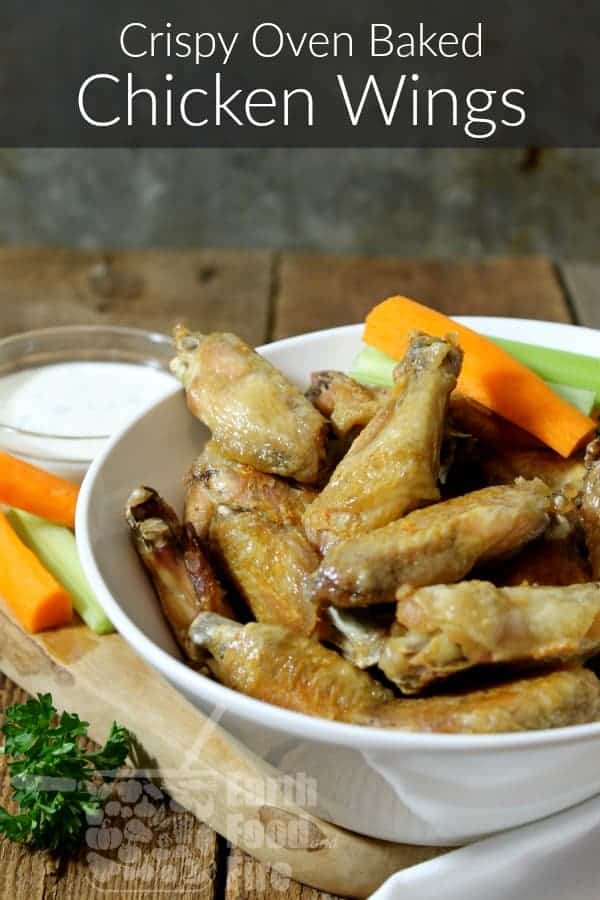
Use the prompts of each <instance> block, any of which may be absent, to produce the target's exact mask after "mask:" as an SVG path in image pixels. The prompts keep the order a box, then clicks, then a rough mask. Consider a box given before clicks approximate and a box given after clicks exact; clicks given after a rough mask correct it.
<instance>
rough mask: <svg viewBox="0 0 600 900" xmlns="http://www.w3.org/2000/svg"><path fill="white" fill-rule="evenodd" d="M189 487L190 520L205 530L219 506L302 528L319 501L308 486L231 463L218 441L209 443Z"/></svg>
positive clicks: (198, 462)
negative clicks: (309, 509) (307, 513)
mask: <svg viewBox="0 0 600 900" xmlns="http://www.w3.org/2000/svg"><path fill="white" fill-rule="evenodd" d="M187 487H188V494H187V503H186V517H189V519H190V521H192V522H194V524H195V521H194V520H196V521H197V522H198V524H199V525H200V527H201V528H202V526H204V524H205V523H206V520H207V518H208V519H210V516H211V515H212V511H214V509H215V508H216V507H218V506H227V507H228V508H229V509H231V510H235V511H237V512H257V513H262V514H263V515H266V516H267V517H268V518H269V519H271V521H273V522H275V523H276V524H280V525H298V526H301V524H302V516H303V514H304V512H305V510H306V508H307V506H308V505H309V503H312V501H313V500H314V498H315V497H316V492H315V491H314V490H312V489H311V488H309V487H307V486H306V485H297V486H295V485H291V484H289V483H288V482H287V481H283V480H282V479H281V478H278V477H277V476H276V475H268V474H266V473H265V472H259V471H258V469H255V468H253V467H252V466H247V465H244V464H243V463H238V462H235V461H234V460H231V459H228V458H227V457H226V456H224V455H223V454H222V453H221V451H220V450H219V448H218V446H217V444H216V443H215V442H214V441H209V442H208V444H207V445H206V446H205V448H204V450H203V452H202V453H201V455H200V456H199V457H198V459H196V460H195V462H194V463H193V465H192V467H191V469H190V472H189V475H188V478H187ZM197 530H198V529H197Z"/></svg>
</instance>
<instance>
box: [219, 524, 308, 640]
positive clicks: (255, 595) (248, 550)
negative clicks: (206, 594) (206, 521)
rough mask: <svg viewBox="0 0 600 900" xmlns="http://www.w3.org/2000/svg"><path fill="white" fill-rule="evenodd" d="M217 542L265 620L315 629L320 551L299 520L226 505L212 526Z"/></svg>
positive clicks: (244, 592) (252, 606)
mask: <svg viewBox="0 0 600 900" xmlns="http://www.w3.org/2000/svg"><path fill="white" fill-rule="evenodd" d="M210 541H211V547H212V548H213V550H214V552H215V554H216V555H217V556H218V558H219V559H220V561H221V564H222V566H223V568H224V570H225V572H226V574H227V576H228V578H229V580H230V581H231V582H232V583H233V584H234V585H235V587H236V589H237V590H238V592H239V593H240V595H241V596H242V598H243V599H244V601H245V602H246V604H247V605H248V607H249V608H250V609H251V610H252V613H253V615H254V617H255V618H256V619H257V620H258V621H259V622H263V623H266V624H271V625H282V626H284V627H286V628H289V629H290V631H295V632H298V633H300V634H305V635H310V634H312V633H313V631H314V630H315V628H316V626H317V617H318V609H317V607H315V605H314V604H313V603H311V602H310V600H309V598H308V596H307V594H306V580H307V577H308V576H309V575H310V574H311V573H312V572H314V570H315V569H316V568H317V566H318V564H319V557H318V556H317V553H316V552H315V550H314V548H313V547H312V546H311V545H310V544H309V543H308V541H307V540H306V538H305V537H304V535H303V533H302V532H301V531H300V529H299V528H297V527H295V526H294V525H286V524H281V523H276V522H274V521H272V520H271V519H269V518H267V516H264V515H261V514H260V513H256V512H228V511H227V510H226V509H222V508H220V509H219V510H218V511H217V513H216V514H215V516H214V518H213V520H212V522H211V527H210Z"/></svg>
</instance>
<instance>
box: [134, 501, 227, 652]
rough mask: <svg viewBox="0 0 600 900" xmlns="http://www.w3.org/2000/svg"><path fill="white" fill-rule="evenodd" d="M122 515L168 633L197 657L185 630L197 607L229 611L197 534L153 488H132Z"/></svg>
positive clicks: (200, 610)
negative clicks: (158, 601) (148, 578)
mask: <svg viewBox="0 0 600 900" xmlns="http://www.w3.org/2000/svg"><path fill="white" fill-rule="evenodd" d="M126 516H127V522H128V524H129V527H130V530H131V536H132V538H133V543H134V546H135V548H136V550H137V552H138V555H139V557H140V559H141V561H142V563H143V564H144V566H145V568H146V570H147V572H148V574H149V575H150V577H151V579H152V582H153V584H154V587H155V589H156V593H157V594H158V598H159V600H160V603H161V606H162V610H163V613H164V616H165V618H166V620H167V622H168V623H169V625H170V627H171V630H172V632H173V635H174V637H175V639H176V641H177V643H178V644H179V646H180V647H181V649H182V650H183V652H184V654H185V655H186V656H187V657H188V658H189V659H191V660H195V661H197V660H198V658H199V654H198V648H197V647H196V645H195V644H193V643H192V642H191V641H190V639H189V635H188V630H189V627H190V625H191V623H192V622H193V621H194V619H195V618H196V616H197V615H198V613H200V612H215V613H219V614H220V615H222V616H233V613H232V610H231V608H230V606H229V603H228V602H227V599H226V597H225V592H224V591H223V589H222V587H221V585H220V584H219V582H218V580H217V577H216V575H215V573H214V571H213V569H212V566H211V564H210V562H209V560H208V559H207V557H206V555H205V554H204V552H203V549H202V547H201V545H200V541H199V540H198V536H197V535H196V533H195V531H194V530H193V528H192V527H191V526H186V527H185V528H182V527H181V526H180V524H179V521H178V519H177V516H176V514H175V512H174V511H173V509H171V507H170V506H169V505H168V504H167V503H165V501H164V500H163V499H162V498H161V497H160V496H159V494H157V492H156V491H154V490H153V489H152V488H148V487H140V488H137V489H136V490H135V491H133V493H132V494H131V496H130V498H129V500H128V501H127V508H126Z"/></svg>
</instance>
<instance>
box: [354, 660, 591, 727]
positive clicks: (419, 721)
mask: <svg viewBox="0 0 600 900" xmlns="http://www.w3.org/2000/svg"><path fill="white" fill-rule="evenodd" d="M599 716H600V682H599V681H598V679H597V678H596V676H595V675H594V673H593V672H590V671H589V670H588V669H582V668H572V669H559V670H558V671H555V672H550V673H549V674H545V675H537V676H532V677H529V678H519V679H515V680H514V681H509V682H506V683H504V684H500V685H497V686H495V687H490V688H487V689H485V690H479V691H474V692H472V693H467V694H446V695H443V696H440V697H427V698H423V699H417V700H394V701H392V702H391V703H384V704H383V705H382V706H380V707H379V708H378V709H374V710H371V711H370V712H368V713H367V714H366V715H364V714H362V715H361V714H357V715H356V716H355V717H354V721H355V722H356V723H358V724H362V725H375V726H377V727H379V728H400V729H402V730H403V731H437V732H446V733H458V734H497V733H502V732H507V731H534V730H538V729H541V728H562V727H564V726H567V725H580V724H583V723H584V722H593V721H595V720H596V719H598V717H599Z"/></svg>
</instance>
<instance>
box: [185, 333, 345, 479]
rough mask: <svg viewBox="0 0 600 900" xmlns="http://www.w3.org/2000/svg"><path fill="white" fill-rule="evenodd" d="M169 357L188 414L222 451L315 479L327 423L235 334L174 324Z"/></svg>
mask: <svg viewBox="0 0 600 900" xmlns="http://www.w3.org/2000/svg"><path fill="white" fill-rule="evenodd" d="M175 348H176V352H177V356H176V357H175V359H174V360H173V361H172V363H171V368H172V371H173V372H174V374H175V375H176V376H177V377H178V378H180V380H181V381H182V382H183V384H184V387H185V391H186V397H187V404H188V408H189V410H190V412H191V413H192V414H193V415H194V416H196V417H197V418H199V419H201V420H202V421H203V422H204V423H205V424H206V425H207V426H208V427H209V428H210V430H211V431H212V435H213V438H214V440H215V441H216V442H217V444H218V445H219V447H220V448H221V449H222V450H223V452H224V453H226V454H227V456H230V457H231V458H232V459H235V460H236V461H237V462H241V463H246V464H248V465H251V466H254V467H255V468H256V469H259V470H260V471H262V472H270V473H272V474H275V475H283V476H286V477H289V478H295V479H296V480H297V481H301V482H307V483H311V482H315V481H317V480H318V478H319V476H320V472H321V469H322V467H323V465H324V462H325V457H326V447H325V439H326V432H327V423H326V421H325V419H324V418H323V416H321V414H320V413H319V412H318V411H317V410H316V409H315V408H314V406H313V405H312V404H311V403H310V401H309V400H307V399H306V397H305V396H304V394H303V393H302V392H301V391H300V390H299V389H298V388H297V387H295V386H294V385H293V384H291V382H289V381H288V380H287V379H286V378H285V377H284V376H283V375H282V374H281V372H279V371H278V370H277V369H276V368H275V367H274V366H272V365H271V364H270V363H269V362H267V360H266V359H263V357H262V356H259V354H258V353H256V352H255V351H254V350H252V348H251V347H249V346H248V345H247V344H245V343H244V341H242V340H241V339H240V338H238V337H236V336H235V335H233V334H220V333H219V334H210V335H202V334H197V333H193V334H192V333H190V332H189V331H188V330H187V329H186V328H183V326H178V327H177V328H176V329H175Z"/></svg>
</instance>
